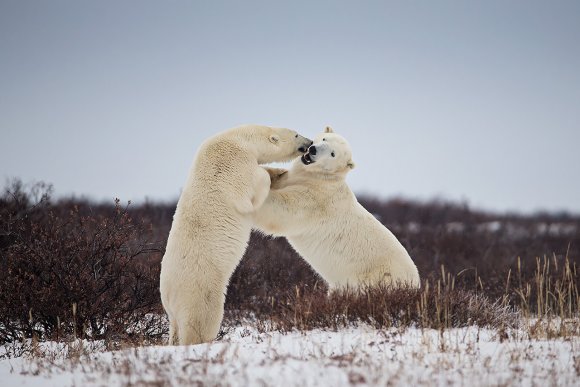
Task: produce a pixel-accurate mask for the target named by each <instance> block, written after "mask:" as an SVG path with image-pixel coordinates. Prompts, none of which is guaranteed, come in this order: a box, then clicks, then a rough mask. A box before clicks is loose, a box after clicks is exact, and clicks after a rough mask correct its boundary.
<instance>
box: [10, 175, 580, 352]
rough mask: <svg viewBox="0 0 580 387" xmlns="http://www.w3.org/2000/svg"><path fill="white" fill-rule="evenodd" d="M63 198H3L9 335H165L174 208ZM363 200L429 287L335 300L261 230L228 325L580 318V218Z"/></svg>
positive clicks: (440, 324) (241, 272)
mask: <svg viewBox="0 0 580 387" xmlns="http://www.w3.org/2000/svg"><path fill="white" fill-rule="evenodd" d="M50 194H51V189H50V186H47V185H44V184H37V185H34V186H32V187H25V186H24V185H23V184H22V183H20V182H18V181H16V182H14V183H12V184H10V185H8V186H7V187H6V188H5V190H4V192H3V193H2V194H1V195H0V343H2V342H12V341H15V340H19V339H21V338H25V337H35V338H37V339H41V340H42V339H49V338H51V339H58V338H61V337H62V338H64V337H73V336H76V337H85V338H107V339H109V338H113V339H114V338H119V339H124V340H135V339H137V338H139V339H143V338H147V339H156V338H159V337H160V336H161V335H163V334H164V333H165V332H166V325H165V324H163V323H161V322H160V320H159V316H161V315H162V314H163V311H162V307H161V304H160V300H159V291H158V280H159V268H160V260H161V257H162V254H163V249H164V247H165V243H166V239H167V235H168V232H169V228H170V226H171V219H172V215H173V211H174V209H175V205H174V204H152V203H147V204H144V205H140V206H124V205H123V206H122V205H121V204H120V203H119V201H117V202H116V203H114V204H95V203H91V202H88V201H83V200H75V199H68V200H58V201H54V200H53V199H52V198H51V195H50ZM360 201H361V203H362V204H363V205H364V206H365V207H366V208H367V209H368V210H369V211H371V212H372V213H373V214H375V216H377V218H378V219H380V220H381V221H382V222H383V223H384V224H385V225H386V226H387V227H389V228H390V229H391V230H392V231H393V232H394V233H395V235H397V236H398V237H399V239H400V240H401V242H402V243H403V244H404V245H405V246H406V247H407V249H408V250H409V253H410V254H411V256H412V257H413V259H414V261H415V262H416V264H417V266H418V268H419V271H420V274H421V276H422V278H423V286H422V289H421V290H420V291H413V290H408V289H400V290H392V289H387V288H379V289H365V290H364V291H363V292H361V293H354V292H351V291H346V292H342V293H334V294H331V295H327V289H326V286H325V284H324V282H323V281H322V280H321V279H320V278H319V277H318V276H317V275H316V274H315V273H314V272H313V271H312V270H311V269H310V267H309V266H308V264H306V263H305V262H304V261H303V260H302V259H300V258H299V256H298V255H297V254H296V253H295V252H294V251H293V250H292V249H291V248H290V246H289V245H288V244H287V243H286V241H285V240H284V239H283V238H276V239H272V238H268V237H263V236H260V235H259V234H253V235H252V238H251V240H250V245H249V248H248V250H247V252H246V254H245V256H244V258H243V260H242V262H241V263H240V265H239V266H238V268H237V270H236V272H235V273H234V276H233V277H232V279H231V282H230V287H229V290H228V295H227V301H226V324H225V325H226V326H227V325H230V326H231V325H232V324H236V322H237V321H239V320H241V319H246V318H249V317H251V318H255V319H257V320H258V321H259V324H264V325H267V326H269V327H270V328H273V329H282V330H289V329H293V328H299V329H312V328H316V327H321V328H335V329H336V328H340V327H343V326H345V325H349V324H357V323H359V322H366V323H370V324H371V325H373V326H377V327H385V326H392V325H396V326H407V325H410V324H413V325H416V326H420V327H433V328H440V329H445V328H447V327H454V326H465V325H471V324H476V325H479V326H491V327H496V328H502V327H505V326H510V325H512V324H513V323H514V321H515V316H516V314H518V313H519V314H520V315H525V316H532V315H533V316H539V317H549V318H551V317H560V318H562V319H566V318H569V317H574V316H577V314H578V310H579V306H580V301H579V300H580V298H579V296H578V285H577V282H578V277H579V273H578V269H577V265H578V262H579V259H580V258H579V257H580V217H578V216H573V215H570V214H566V213H561V214H545V213H539V214H535V215H528V216H522V215H517V214H507V215H497V214H492V213H486V212H482V211H474V210H471V209H470V208H469V207H468V206H467V205H464V204H454V203H447V202H430V203H417V202H410V201H405V200H400V199H397V200H390V201H380V200H376V199H370V198H361V200H360ZM576 329H578V327H577V328H576Z"/></svg>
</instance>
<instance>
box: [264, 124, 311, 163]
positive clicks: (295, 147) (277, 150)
mask: <svg viewBox="0 0 580 387" xmlns="http://www.w3.org/2000/svg"><path fill="white" fill-rule="evenodd" d="M258 136H260V137H261V138H262V139H263V140H262V141H259V142H258V143H256V146H257V148H258V152H257V153H258V155H259V157H258V163H259V164H266V163H272V162H284V161H288V160H292V159H294V158H296V157H298V156H300V155H301V154H303V153H304V152H306V151H307V149H308V147H309V146H310V145H312V141H311V140H309V139H308V138H306V137H303V136H301V135H300V134H298V133H297V132H296V131H294V130H291V129H286V128H274V127H269V126H268V127H264V130H263V131H260V132H259V133H258Z"/></svg>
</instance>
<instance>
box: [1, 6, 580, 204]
mask: <svg viewBox="0 0 580 387" xmlns="http://www.w3.org/2000/svg"><path fill="white" fill-rule="evenodd" d="M579 69H580V1H531V0H525V1H511V0H509V1H505V0H501V1H489V0H486V1H478V2H475V1H396V2H394V1H313V0H311V1H296V0H294V1H284V2H282V1H271V0H270V1H261V2H256V1H230V2H224V1H155V2H154V1H143V0H139V1H121V0H115V1H102V0H100V1H91V2H89V1H80V0H70V1H57V0H51V1H25V0H14V1H8V0H0V133H1V136H0V178H2V179H3V180H6V179H9V178H13V177H19V178H21V179H23V180H24V181H25V182H30V181H37V180H43V181H46V182H50V183H53V184H54V186H55V191H56V193H57V194H58V195H69V194H73V193H74V194H75V195H77V196H88V197H90V198H94V199H98V200H111V201H112V199H113V198H114V197H119V198H120V199H121V200H123V201H126V200H129V199H131V200H133V201H137V202H139V201H142V200H143V199H144V198H146V197H147V198H149V199H152V200H173V199H176V198H177V197H178V195H179V193H180V189H181V187H182V186H183V184H184V182H185V178H186V175H187V171H188V169H189V167H190V165H191V161H192V159H193V157H194V155H195V152H196V150H197V148H198V146H199V145H200V143H201V142H202V141H203V140H204V139H205V138H207V137H209V136H211V135H212V134H214V133H216V132H219V131H222V130H224V129H227V128H230V127H233V126H237V125H239V124H244V123H259V124H266V125H274V126H285V127H290V128H293V129H296V130H298V131H299V132H301V133H302V134H304V135H306V136H308V137H314V136H315V135H316V134H317V133H319V132H321V131H322V129H323V128H324V126H325V125H331V126H333V127H334V129H335V131H336V132H338V133H340V134H342V135H343V136H344V137H346V138H347V140H349V141H350V142H351V144H352V148H353V153H354V160H355V162H356V164H357V167H356V169H355V170H353V171H352V172H351V173H350V175H349V177H348V182H349V184H350V185H351V187H352V189H353V190H354V191H355V193H357V194H371V195H373V196H376V197H379V198H385V199H387V198H390V197H393V196H402V197H407V198H412V199H422V200H425V199H431V198H434V197H440V198H447V199H452V200H464V201H467V202H468V203H469V204H470V205H471V206H474V207H478V208H484V209H491V210H498V211H504V210H516V211H520V212H530V211H535V210H538V209H547V210H562V209H564V210H568V211H573V212H580V70H579Z"/></svg>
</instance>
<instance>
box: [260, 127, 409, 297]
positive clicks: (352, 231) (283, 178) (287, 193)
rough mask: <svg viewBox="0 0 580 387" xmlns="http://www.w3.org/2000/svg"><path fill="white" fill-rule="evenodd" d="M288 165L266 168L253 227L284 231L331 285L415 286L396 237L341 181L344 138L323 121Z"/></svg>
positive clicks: (347, 155) (348, 162)
mask: <svg viewBox="0 0 580 387" xmlns="http://www.w3.org/2000/svg"><path fill="white" fill-rule="evenodd" d="M314 141H315V143H314V145H312V146H311V147H310V148H309V149H308V152H307V153H306V154H304V155H303V156H302V157H301V158H299V159H296V160H295V161H294V162H293V164H292V166H291V168H290V170H288V171H286V170H283V169H274V168H268V169H267V170H268V172H269V173H270V175H271V178H272V186H271V190H270V193H269V195H268V198H267V199H266V201H265V202H264V204H263V205H262V207H260V209H259V210H258V211H257V212H255V213H254V227H255V228H258V229H259V230H260V231H263V232H265V233H267V234H273V235H276V236H285V237H286V238H287V239H288V242H290V244H291V245H292V247H294V249H295V250H296V251H297V252H298V253H299V254H300V255H301V256H302V257H303V258H304V259H305V260H306V261H307V262H308V263H310V265H311V266H312V267H313V268H314V270H316V271H317V272H318V273H319V274H320V275H321V276H322V278H324V279H325V280H326V281H327V282H328V284H329V285H330V288H331V289H337V288H343V287H346V286H351V287H360V286H376V285H378V284H381V283H383V284H387V285H394V286H397V285H404V286H410V287H419V286H420V282H419V273H418V271H417V267H416V266H415V264H414V263H413V261H412V260H411V257H409V254H408V253H407V250H405V248H404V247H403V245H401V243H400V242H399V241H398V240H397V238H396V237H395V236H394V235H393V234H392V233H391V232H390V231H389V230H388V229H387V228H386V227H385V226H383V225H382V224H381V223H380V222H379V221H378V220H377V219H375V217H374V216H373V215H371V214H370V213H369V212H368V211H367V210H365V209H364V208H363V206H361V205H360V204H359V203H358V201H357V200H356V198H355V196H354V194H353V193H352V191H351V190H350V188H349V187H348V185H347V184H346V182H345V177H346V174H347V173H348V172H349V171H350V170H351V169H352V168H354V163H353V161H352V154H351V149H350V146H349V144H348V143H347V142H346V140H345V139H344V138H343V137H341V136H339V135H338V134H335V133H333V131H332V129H331V128H330V127H327V128H326V130H325V133H323V134H322V135H320V136H318V137H317V138H316V139H315V140H314Z"/></svg>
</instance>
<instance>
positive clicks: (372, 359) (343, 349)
mask: <svg viewBox="0 0 580 387" xmlns="http://www.w3.org/2000/svg"><path fill="white" fill-rule="evenodd" d="M501 336H503V339H502V337H500V335H498V333H497V331H495V330H485V329H479V328H475V327H470V328H461V329H450V330H447V331H444V332H441V331H437V330H420V329H414V328H409V329H404V330H400V331H399V330H396V329H387V330H385V329H383V330H377V329H373V328H371V327H367V326H362V327H357V328H349V329H344V330H341V331H338V332H333V331H327V330H315V331H308V332H292V333H286V334H284V333H280V332H265V333H260V332H258V331H257V330H255V329H254V328H252V327H240V328H236V329H232V330H231V331H230V332H229V333H228V334H227V335H226V336H225V337H224V338H223V339H221V340H220V341H217V342H214V343H212V344H204V345H195V346H188V347H163V346H149V347H147V346H145V347H139V348H130V349H124V350H118V351H112V352H111V351H108V352H107V351H105V350H104V349H103V348H99V347H103V345H102V344H99V343H92V344H88V343H83V342H77V343H73V344H69V345H63V344H56V343H43V344H41V345H39V346H38V348H36V349H35V350H34V351H33V354H31V353H27V354H24V355H20V356H18V354H16V355H17V356H15V357H12V358H9V359H4V360H2V361H0V381H1V383H0V384H1V385H2V386H20V385H24V386H44V387H47V386H71V385H76V386H93V385H94V386H116V385H209V386H211V385H232V386H262V385H271V386H281V385H284V386H346V385H368V386H375V385H397V386H413V385H426V386H427V385H428V386H433V385H435V386H447V385H459V386H460V385H469V386H470V387H471V386H489V385H525V386H534V385H537V386H578V385H580V383H579V380H580V338H579V337H578V336H572V337H569V338H566V339H562V338H558V339H549V340H548V339H529V338H526V337H525V336H527V335H526V334H523V333H518V332H509V334H508V335H506V334H503V335H501ZM506 336H509V339H505V338H506ZM2 350H3V351H6V350H9V351H14V350H15V348H13V347H12V348H8V347H6V348H4V349H2Z"/></svg>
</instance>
